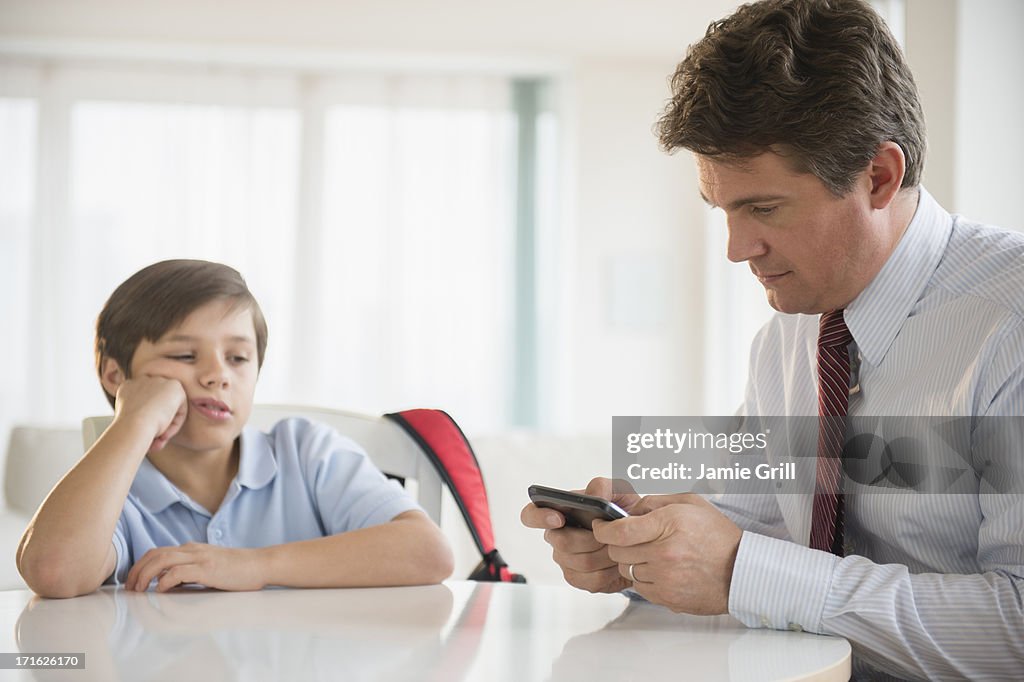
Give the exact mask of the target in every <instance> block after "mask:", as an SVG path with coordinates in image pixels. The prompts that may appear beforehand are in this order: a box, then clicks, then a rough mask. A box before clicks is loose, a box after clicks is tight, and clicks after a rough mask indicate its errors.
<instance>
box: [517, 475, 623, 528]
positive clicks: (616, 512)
mask: <svg viewBox="0 0 1024 682" xmlns="http://www.w3.org/2000/svg"><path fill="white" fill-rule="evenodd" d="M528 492H529V494H530V499H531V500H533V503H534V504H535V505H537V506H538V507H547V508H549V509H554V510H555V511H558V512H561V513H562V515H563V516H565V525H566V526H572V527H575V528H588V529H590V528H593V524H594V519H602V520H604V521H614V520H615V519H624V518H626V517H627V516H629V514H627V513H626V512H625V511H623V509H622V508H621V507H620V506H619V505H617V504H615V503H614V502H609V501H608V500H605V499H602V498H600V497H594V496H593V495H584V494H583V493H574V492H571V491H568V490H559V489H558V488H548V487H547V486H543V485H531V486H530V488H529V490H528Z"/></svg>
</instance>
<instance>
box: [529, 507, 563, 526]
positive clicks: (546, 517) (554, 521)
mask: <svg viewBox="0 0 1024 682" xmlns="http://www.w3.org/2000/svg"><path fill="white" fill-rule="evenodd" d="M519 520H520V521H521V522H522V524H523V525H524V526H526V527H527V528H540V529H541V530H549V529H553V528H561V527H562V526H564V525H565V517H564V516H562V515H561V514H560V513H559V512H557V511H555V510H554V509H545V508H541V507H538V506H537V505H535V504H534V503H533V502H531V503H530V504H528V505H526V506H525V507H523V511H521V512H520V513H519Z"/></svg>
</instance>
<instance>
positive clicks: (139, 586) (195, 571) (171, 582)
mask: <svg viewBox="0 0 1024 682" xmlns="http://www.w3.org/2000/svg"><path fill="white" fill-rule="evenodd" d="M261 556H262V555H261V553H260V550H259V549H245V548H234V547H218V546H217V545H207V544H201V543H197V542H190V543H188V544H185V545H181V546H180V547H157V548H155V549H151V550H149V551H148V552H146V553H145V554H144V555H143V556H142V558H141V559H139V560H138V561H137V562H136V563H135V565H134V566H132V568H131V570H130V571H128V577H127V578H126V579H125V582H124V585H125V589H128V590H135V591H138V592H145V591H146V590H147V589H149V583H150V582H151V581H152V580H153V579H154V578H156V579H157V584H156V591H157V592H166V591H167V590H169V589H171V588H172V587H176V586H177V585H183V584H186V583H195V584H199V585H203V586H205V587H213V588H216V589H218V590H237V591H243V590H261V589H263V588H264V587H265V585H266V583H265V581H264V579H263V574H264V571H263V561H262V559H261Z"/></svg>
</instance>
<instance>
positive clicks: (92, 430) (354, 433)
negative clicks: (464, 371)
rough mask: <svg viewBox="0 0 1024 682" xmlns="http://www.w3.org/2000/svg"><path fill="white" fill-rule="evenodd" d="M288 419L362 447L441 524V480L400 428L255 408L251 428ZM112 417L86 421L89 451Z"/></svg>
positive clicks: (356, 418)
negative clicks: (310, 424)
mask: <svg viewBox="0 0 1024 682" xmlns="http://www.w3.org/2000/svg"><path fill="white" fill-rule="evenodd" d="M287 417H307V418H309V419H311V420H314V421H318V422H321V423H324V424H327V425H329V426H331V427H332V428H334V429H335V430H336V431H338V433H340V434H342V435H344V436H348V437H349V438H351V439H352V440H354V441H355V442H356V443H358V444H359V445H361V446H362V447H363V448H364V449H365V450H366V452H367V454H369V456H370V459H372V460H373V463H374V464H376V465H377V467H378V468H379V469H380V470H381V471H383V472H385V473H387V474H389V475H392V476H397V477H398V478H401V479H404V480H405V484H406V488H407V489H408V490H409V492H410V493H412V494H413V495H414V497H415V498H416V501H417V502H419V504H420V506H421V507H423V510H424V511H425V512H426V513H427V515H428V516H430V518H431V519H433V520H434V522H435V523H440V522H441V478H440V476H438V474H437V471H436V470H435V469H434V466H433V465H432V464H431V463H430V462H429V461H428V460H427V458H426V457H425V456H424V455H423V453H422V451H421V450H420V447H419V446H418V445H417V444H416V442H415V441H413V439H412V438H410V437H409V436H408V435H407V434H406V433H405V432H404V431H403V430H402V429H401V428H400V427H399V426H398V425H397V424H395V423H394V422H391V421H389V420H387V419H384V418H383V417H377V416H371V415H365V414H359V413H357V412H346V411H343V410H331V409H327V408H323V407H305V406H298V405H254V406H253V410H252V414H251V415H250V417H249V425H250V426H255V427H256V428H259V429H263V430H265V429H269V428H270V427H271V426H273V425H274V424H275V423H276V422H278V421H280V420H281V419H285V418H287ZM112 420H113V417H112V416H103V417H87V418H86V419H84V420H83V421H82V441H83V444H84V445H85V448H86V449H88V448H89V447H91V446H92V444H93V443H94V442H95V441H96V439H97V438H99V436H100V434H101V433H103V431H105V430H106V428H107V427H108V426H109V425H110V422H111V421H112Z"/></svg>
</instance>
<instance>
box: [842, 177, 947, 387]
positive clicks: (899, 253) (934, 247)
mask: <svg viewBox="0 0 1024 682" xmlns="http://www.w3.org/2000/svg"><path fill="white" fill-rule="evenodd" d="M918 190H919V192H920V198H919V199H918V202H917V210H916V211H915V212H914V217H913V219H911V221H910V224H909V225H908V226H907V229H906V232H904V233H903V237H902V238H901V239H900V241H899V243H898V244H897V245H896V248H895V249H894V250H893V252H892V254H891V255H890V256H889V259H888V260H887V261H886V262H885V265H883V266H882V269H881V270H879V272H878V274H877V275H875V278H874V279H872V280H871V282H870V284H868V286H867V287H866V288H865V289H864V291H862V292H860V294H859V295H858V296H857V298H855V299H854V300H853V302H852V303H850V305H848V306H847V307H846V313H845V315H844V317H845V319H846V324H847V326H848V327H849V328H850V333H851V334H853V338H854V340H855V341H856V342H857V348H858V349H859V350H860V352H861V354H862V355H863V357H864V359H866V360H867V361H868V362H869V363H871V364H872V365H874V366H876V367H877V366H878V365H880V364H881V362H882V360H883V359H885V354H886V353H887V352H888V351H889V347H890V346H892V342H893V341H894V340H895V339H896V336H897V334H899V331H900V328H901V327H902V326H903V323H904V322H905V321H906V320H907V318H908V317H909V316H910V313H911V311H912V310H913V308H914V305H915V304H916V303H917V302H918V300H920V298H921V295H922V294H923V293H924V289H925V287H926V286H927V284H928V281H929V280H930V279H931V277H932V275H933V274H934V272H935V269H936V268H937V267H938V266H939V261H940V260H942V255H943V253H944V252H945V250H946V245H947V243H948V242H949V237H950V234H951V233H952V230H953V218H952V216H950V215H949V213H947V212H946V210H945V209H943V208H942V206H940V205H939V203H938V202H937V201H936V200H935V199H934V198H933V197H932V195H931V194H929V193H928V192H927V190H925V188H924V187H923V186H920V187H918Z"/></svg>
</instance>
